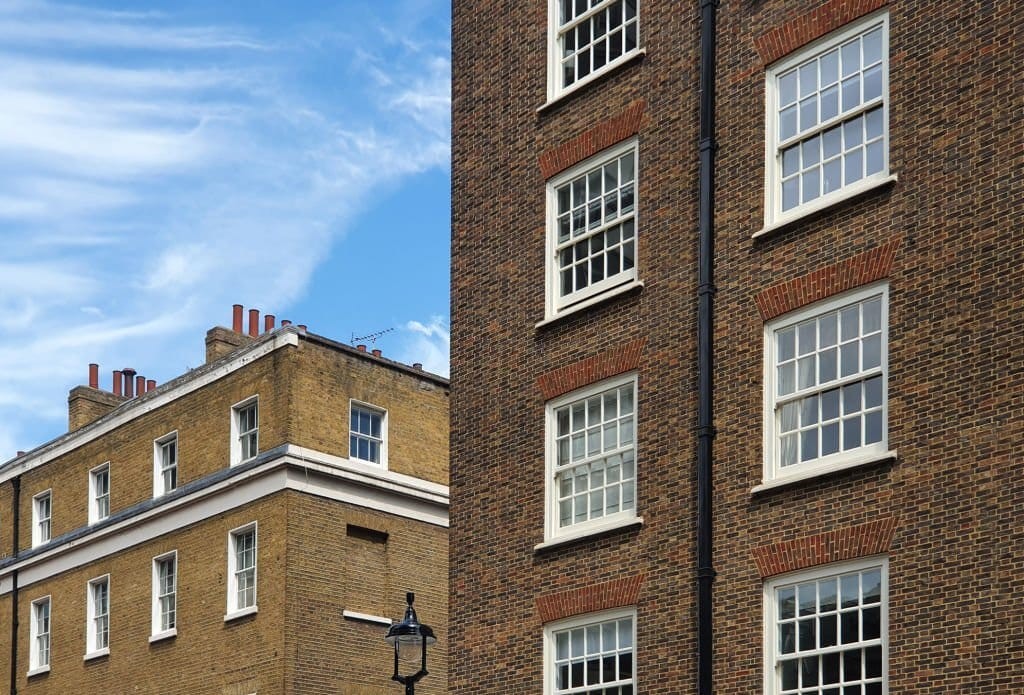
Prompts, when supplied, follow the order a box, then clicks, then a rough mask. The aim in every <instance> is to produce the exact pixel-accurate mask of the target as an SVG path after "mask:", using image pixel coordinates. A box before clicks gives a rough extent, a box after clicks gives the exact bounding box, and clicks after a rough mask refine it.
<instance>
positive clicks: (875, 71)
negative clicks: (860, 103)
mask: <svg viewBox="0 0 1024 695" xmlns="http://www.w3.org/2000/svg"><path fill="white" fill-rule="evenodd" d="M880 96H882V66H881V65H876V66H874V67H873V68H868V69H867V70H865V71H864V101H870V100H871V99H875V98H877V97H880Z"/></svg>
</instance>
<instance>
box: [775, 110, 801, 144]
mask: <svg viewBox="0 0 1024 695" xmlns="http://www.w3.org/2000/svg"><path fill="white" fill-rule="evenodd" d="M796 117H797V107H796V105H793V106H790V107H788V108H786V109H783V110H782V112H781V113H779V140H788V139H789V138H791V137H793V136H794V135H796Z"/></svg>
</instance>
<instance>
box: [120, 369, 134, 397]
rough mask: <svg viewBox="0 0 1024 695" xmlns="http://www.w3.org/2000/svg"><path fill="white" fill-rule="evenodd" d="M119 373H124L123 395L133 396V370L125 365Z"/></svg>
mask: <svg viewBox="0 0 1024 695" xmlns="http://www.w3.org/2000/svg"><path fill="white" fill-rule="evenodd" d="M121 374H123V375H124V397H125V398H134V397H135V392H134V384H133V382H134V380H135V370H134V369H132V368H131V367H125V368H124V369H122V370H121Z"/></svg>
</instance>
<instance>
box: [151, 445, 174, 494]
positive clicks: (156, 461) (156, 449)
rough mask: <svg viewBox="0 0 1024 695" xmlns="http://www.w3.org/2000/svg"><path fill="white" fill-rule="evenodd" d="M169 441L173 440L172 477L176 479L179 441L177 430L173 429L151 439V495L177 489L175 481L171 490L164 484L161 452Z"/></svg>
mask: <svg viewBox="0 0 1024 695" xmlns="http://www.w3.org/2000/svg"><path fill="white" fill-rule="evenodd" d="M171 442H174V468H175V474H174V479H175V481H177V479H178V473H177V469H178V461H180V460H181V442H180V441H178V430H174V431H173V432H168V433H167V434H165V435H164V436H162V437H157V438H156V439H154V440H153V497H163V496H164V495H166V494H167V493H168V492H173V491H174V490H176V489H177V483H175V487H174V488H172V489H171V490H168V489H167V488H166V487H165V486H164V471H163V465H164V461H163V453H164V447H165V446H167V445H168V444H170V443H171Z"/></svg>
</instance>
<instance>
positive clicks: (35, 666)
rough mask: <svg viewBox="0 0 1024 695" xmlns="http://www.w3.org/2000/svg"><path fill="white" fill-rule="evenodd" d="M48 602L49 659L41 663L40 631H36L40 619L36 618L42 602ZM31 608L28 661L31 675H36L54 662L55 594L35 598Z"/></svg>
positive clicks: (48, 668)
mask: <svg viewBox="0 0 1024 695" xmlns="http://www.w3.org/2000/svg"><path fill="white" fill-rule="evenodd" d="M44 603H45V604H46V612H47V621H48V624H47V628H48V630H49V632H47V640H46V643H47V659H46V663H45V664H41V663H39V644H38V639H37V638H38V637H39V633H38V632H37V631H36V625H37V623H38V620H37V619H36V609H37V607H38V606H40V605H42V604H44ZM29 605H30V606H31V608H30V609H29V615H28V620H29V626H28V639H29V643H28V663H29V671H28V675H29V676H34V675H36V674H39V673H46V672H47V671H49V670H50V664H51V663H52V662H53V596H52V595H51V594H47V595H46V596H40V597H39V598H37V599H35V600H33V601H32V602H31V603H30V604H29Z"/></svg>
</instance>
